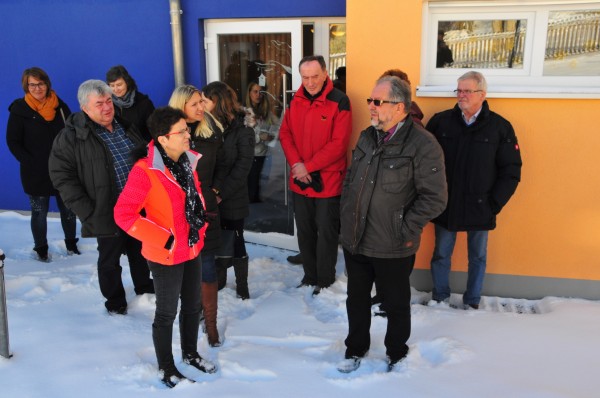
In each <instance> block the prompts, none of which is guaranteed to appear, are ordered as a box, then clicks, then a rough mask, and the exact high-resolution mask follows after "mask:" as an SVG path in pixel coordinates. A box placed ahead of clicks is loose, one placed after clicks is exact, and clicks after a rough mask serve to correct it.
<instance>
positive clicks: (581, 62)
mask: <svg viewBox="0 0 600 398" xmlns="http://www.w3.org/2000/svg"><path fill="white" fill-rule="evenodd" d="M544 75H545V76H600V11H598V10H595V11H553V12H550V13H549V15H548V34H547V38H546V56H545V58H544Z"/></svg>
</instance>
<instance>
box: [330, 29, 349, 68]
mask: <svg viewBox="0 0 600 398" xmlns="http://www.w3.org/2000/svg"><path fill="white" fill-rule="evenodd" d="M343 66H346V24H345V23H332V24H329V76H330V77H331V78H332V79H334V76H336V75H335V72H336V70H337V69H338V68H340V67H343Z"/></svg>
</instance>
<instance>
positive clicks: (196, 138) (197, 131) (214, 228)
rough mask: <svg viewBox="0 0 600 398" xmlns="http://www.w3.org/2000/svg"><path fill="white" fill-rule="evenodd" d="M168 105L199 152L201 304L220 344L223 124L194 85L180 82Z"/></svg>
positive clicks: (210, 331)
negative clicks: (218, 183)
mask: <svg viewBox="0 0 600 398" xmlns="http://www.w3.org/2000/svg"><path fill="white" fill-rule="evenodd" d="M169 106H171V107H173V108H176V109H180V110H181V111H183V113H184V114H185V121H186V123H187V125H188V127H189V128H190V130H191V135H192V150H194V151H196V152H198V153H200V154H201V155H202V157H201V158H200V160H199V161H198V165H197V167H196V171H197V172H198V179H199V180H200V183H201V190H202V195H203V196H204V200H205V201H206V212H207V215H208V217H209V226H208V229H207V230H206V236H205V238H204V248H203V249H202V252H201V253H200V256H201V258H202V306H203V313H204V325H205V329H206V334H207V336H208V344H209V345H210V346H211V347H218V346H220V345H221V341H220V339H219V331H218V330H217V308H218V305H217V298H218V286H217V273H216V268H215V253H216V251H217V249H218V248H219V247H220V246H221V227H220V217H219V206H218V204H217V197H216V194H215V192H214V191H213V189H212V188H213V178H214V174H215V170H216V165H217V159H218V158H219V157H220V155H219V154H220V152H221V151H222V145H223V128H222V126H221V123H219V122H218V121H217V120H216V119H215V118H214V117H213V116H212V115H211V114H210V113H209V112H207V111H206V110H205V109H204V104H203V102H202V95H201V93H200V91H199V90H198V89H197V88H196V87H194V86H192V85H189V84H188V85H183V86H179V87H177V88H176V89H175V91H173V94H172V95H171V99H170V100H169Z"/></svg>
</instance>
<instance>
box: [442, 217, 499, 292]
mask: <svg viewBox="0 0 600 398" xmlns="http://www.w3.org/2000/svg"><path fill="white" fill-rule="evenodd" d="M487 242H488V231H467V250H468V252H469V272H468V278H467V290H466V291H465V293H464V294H463V303H465V304H479V301H480V300H481V288H482V287H483V278H484V276H485V267H486V261H487ZM455 243H456V232H451V231H448V230H447V229H445V228H444V227H440V226H439V225H436V226H435V248H434V249H433V257H432V258H431V278H432V279H433V292H432V298H433V299H434V300H437V301H443V300H445V299H447V298H449V297H450V281H449V277H450V260H451V258H452V252H453V251H454V244H455Z"/></svg>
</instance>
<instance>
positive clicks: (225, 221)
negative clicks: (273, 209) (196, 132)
mask: <svg viewBox="0 0 600 398" xmlns="http://www.w3.org/2000/svg"><path fill="white" fill-rule="evenodd" d="M202 101H203V103H204V108H205V111H208V112H210V113H212V115H213V116H214V117H215V119H216V120H217V121H218V122H219V123H220V124H221V125H222V126H223V128H224V131H223V156H222V157H221V159H219V162H218V164H217V170H216V173H215V179H214V182H213V191H214V192H215V194H216V195H217V201H218V202H219V211H220V214H221V250H220V251H219V253H218V254H217V258H216V265H217V277H218V279H219V286H225V284H226V281H227V268H228V267H230V266H231V265H233V269H234V271H235V281H236V293H237V295H238V297H240V298H241V299H243V300H245V299H249V298H250V293H249V292H248V253H247V252H246V245H245V243H244V219H245V218H246V217H247V216H248V215H249V214H250V208H249V199H248V174H249V173H250V169H251V168H252V161H253V159H254V129H252V126H246V125H245V123H244V118H245V115H246V114H245V112H244V109H243V108H242V106H241V105H240V104H239V103H238V101H237V96H236V94H235V91H233V89H232V88H231V87H229V86H228V85H227V84H225V83H223V82H212V83H210V84H208V85H207V86H205V87H204V88H203V89H202Z"/></svg>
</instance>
